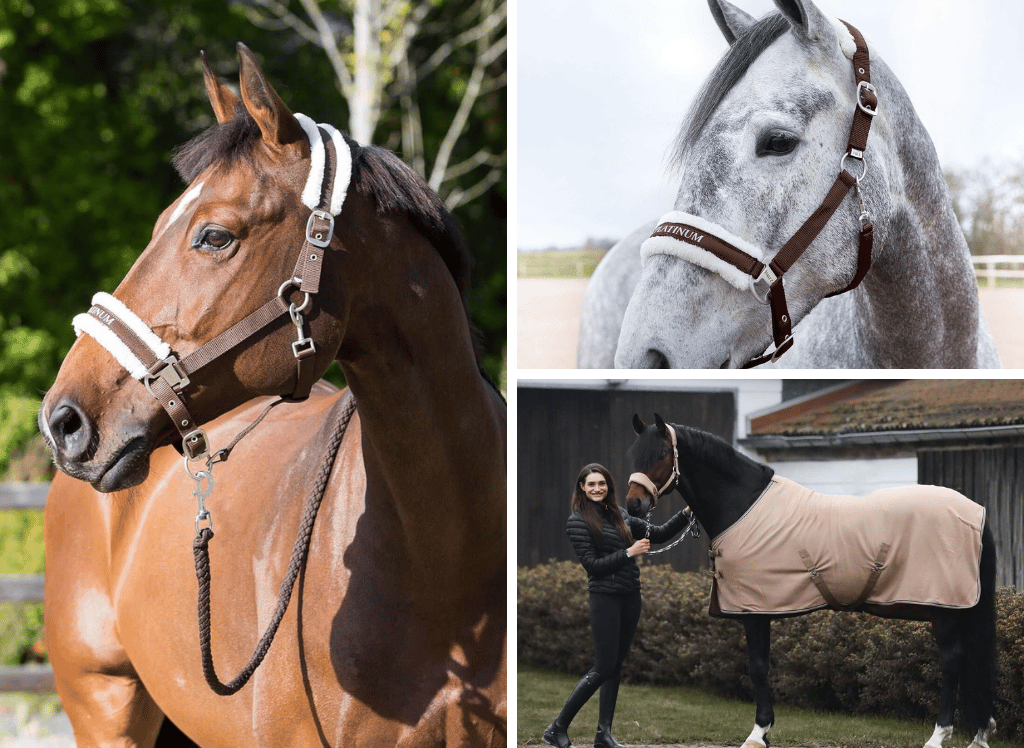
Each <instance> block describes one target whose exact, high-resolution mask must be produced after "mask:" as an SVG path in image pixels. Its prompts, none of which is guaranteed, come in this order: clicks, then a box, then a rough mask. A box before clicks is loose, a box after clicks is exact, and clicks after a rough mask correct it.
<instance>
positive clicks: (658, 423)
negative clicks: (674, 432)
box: [654, 413, 666, 432]
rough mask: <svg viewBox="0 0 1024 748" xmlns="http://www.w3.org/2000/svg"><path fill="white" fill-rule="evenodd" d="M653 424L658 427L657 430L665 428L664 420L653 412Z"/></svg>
mask: <svg viewBox="0 0 1024 748" xmlns="http://www.w3.org/2000/svg"><path fill="white" fill-rule="evenodd" d="M654 425H655V426H657V427H658V430H659V431H662V432H664V431H665V429H666V426H665V420H664V419H663V418H662V417H661V416H659V415H658V414H657V413H655V414H654Z"/></svg>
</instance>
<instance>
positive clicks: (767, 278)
mask: <svg viewBox="0 0 1024 748" xmlns="http://www.w3.org/2000/svg"><path fill="white" fill-rule="evenodd" d="M778 279H779V277H778V276H777V275H775V273H774V272H773V271H772V269H771V268H770V267H768V266H767V265H765V266H764V270H762V271H761V274H760V275H759V276H757V277H756V278H755V277H754V276H750V293H752V294H753V295H754V298H755V299H757V301H758V303H759V304H764V305H765V306H768V305H769V304H770V303H771V302H770V301H769V300H768V294H769V293H771V290H772V286H773V285H774V284H775V281H777V280H778ZM759 284H765V285H766V286H767V288H766V289H765V292H764V296H761V295H759V294H758V293H757V288H758V285H759Z"/></svg>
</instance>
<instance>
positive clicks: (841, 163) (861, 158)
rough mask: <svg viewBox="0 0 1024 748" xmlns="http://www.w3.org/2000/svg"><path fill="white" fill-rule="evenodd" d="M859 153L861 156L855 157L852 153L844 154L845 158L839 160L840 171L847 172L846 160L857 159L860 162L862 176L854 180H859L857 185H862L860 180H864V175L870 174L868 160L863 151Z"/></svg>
mask: <svg viewBox="0 0 1024 748" xmlns="http://www.w3.org/2000/svg"><path fill="white" fill-rule="evenodd" d="M857 152H858V153H859V154H860V156H855V155H853V154H852V153H844V154H843V157H842V158H841V159H839V170H840V171H846V159H848V158H851V157H852V158H855V159H857V160H858V161H860V176H859V177H854V179H856V180H857V184H860V180H862V179H863V178H864V175H865V174H867V173H868V162H867V159H866V158H864V152H863V151H857Z"/></svg>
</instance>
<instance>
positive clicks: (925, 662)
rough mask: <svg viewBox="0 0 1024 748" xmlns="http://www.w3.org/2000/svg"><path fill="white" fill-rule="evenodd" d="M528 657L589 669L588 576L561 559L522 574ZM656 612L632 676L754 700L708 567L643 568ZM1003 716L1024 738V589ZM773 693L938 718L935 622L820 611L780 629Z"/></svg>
mask: <svg viewBox="0 0 1024 748" xmlns="http://www.w3.org/2000/svg"><path fill="white" fill-rule="evenodd" d="M518 577H519V579H518V581H519V584H518V600H517V603H518V604H517V609H518V636H517V642H518V659H519V662H520V663H522V664H529V665H535V666H538V667H543V668H548V669H552V670H559V671H563V672H568V673H571V674H582V673H584V672H586V670H587V669H588V668H589V667H590V666H591V664H592V662H593V660H592V658H593V645H592V640H591V636H590V621H589V617H588V615H589V614H588V607H587V590H586V586H587V585H586V575H585V574H584V572H583V570H582V568H581V567H580V566H579V564H577V563H575V562H570V561H563V562H552V563H548V564H544V565H542V566H538V567H535V568H532V569H524V568H521V569H519V572H518ZM643 578H644V613H643V616H642V617H641V619H640V627H639V629H638V630H637V635H636V639H634V642H633V648H632V650H631V652H630V656H629V658H628V659H627V660H626V664H625V667H624V672H623V678H624V679H625V680H627V681H629V682H633V683H657V684H678V685H689V686H697V687H700V688H709V689H712V690H714V691H716V692H718V693H720V694H723V695H727V696H735V697H739V698H746V699H749V698H751V686H750V678H749V677H748V675H747V659H746V645H745V637H744V634H743V627H742V626H741V625H740V624H739V623H738V622H735V621H728V620H721V619H715V618H711V617H710V616H709V615H708V613H707V602H708V596H709V592H710V587H711V580H710V579H709V578H708V577H707V575H706V574H698V573H686V574H682V573H679V572H675V571H672V570H671V569H669V568H667V567H664V566H658V567H653V566H647V567H645V568H644V569H643ZM996 605H997V611H996V615H997V627H998V628H997V637H998V641H997V645H996V646H997V682H996V720H997V722H998V723H999V727H998V732H999V735H1000V736H1001V737H1003V738H1005V739H1009V740H1015V741H1024V593H1017V592H1015V591H1014V589H1013V588H1012V587H1005V588H1003V589H1001V590H999V593H998V596H997V599H996ZM771 664H772V677H771V682H772V688H773V690H774V692H775V697H776V698H777V699H778V700H779V701H781V702H785V703H789V704H793V705H796V706H803V707H811V708H818V709H830V710H840V711H844V712H850V713H855V714H866V713H871V714H878V715H884V716H891V717H905V718H913V719H923V718H927V719H934V717H935V713H936V711H937V709H938V699H939V668H938V651H937V648H936V646H935V643H934V640H933V639H932V636H931V629H930V627H929V626H928V624H922V623H916V622H911V621H891V620H886V619H882V618H876V617H873V616H869V615H866V614H860V613H833V612H831V611H820V612H817V613H812V614H810V615H806V616H800V617H797V618H790V619H785V620H779V621H775V622H774V623H773V625H772V657H771Z"/></svg>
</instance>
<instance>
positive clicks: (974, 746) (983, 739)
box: [968, 717, 996, 748]
mask: <svg viewBox="0 0 1024 748" xmlns="http://www.w3.org/2000/svg"><path fill="white" fill-rule="evenodd" d="M995 731H996V721H995V720H994V719H992V718H991V717H989V720H988V727H985V728H982V729H981V730H978V734H977V735H975V736H974V742H973V743H971V744H970V746H968V748H989V747H988V739H989V736H991V735H992V733H994V732H995Z"/></svg>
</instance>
